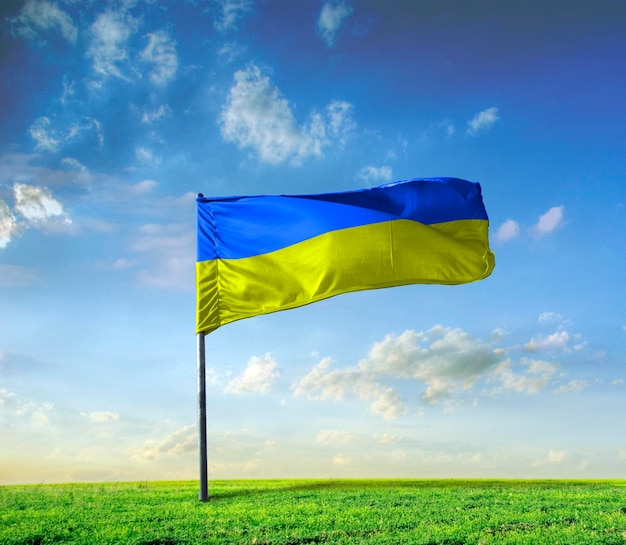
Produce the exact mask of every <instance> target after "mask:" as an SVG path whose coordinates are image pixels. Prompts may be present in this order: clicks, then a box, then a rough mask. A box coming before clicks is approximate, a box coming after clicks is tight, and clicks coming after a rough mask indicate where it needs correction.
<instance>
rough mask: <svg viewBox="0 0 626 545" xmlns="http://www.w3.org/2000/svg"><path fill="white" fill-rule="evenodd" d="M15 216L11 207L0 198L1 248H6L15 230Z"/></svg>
mask: <svg viewBox="0 0 626 545" xmlns="http://www.w3.org/2000/svg"><path fill="white" fill-rule="evenodd" d="M15 228H16V224H15V216H14V215H13V213H12V212H11V209H10V208H9V206H8V205H7V203H5V202H4V201H3V200H2V199H0V248H6V247H7V245H8V244H9V242H11V237H12V236H13V234H14V232H15Z"/></svg>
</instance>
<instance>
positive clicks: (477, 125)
mask: <svg viewBox="0 0 626 545" xmlns="http://www.w3.org/2000/svg"><path fill="white" fill-rule="evenodd" d="M499 119H500V116H499V115H498V108H487V109H486V110H483V111H482V112H478V113H477V114H476V115H475V116H474V117H472V119H470V120H469V121H468V122H467V134H469V135H470V136H476V135H478V134H480V133H482V132H485V131H487V130H489V129H490V128H491V127H492V126H493V124H494V123H495V122H496V121H498V120H499Z"/></svg>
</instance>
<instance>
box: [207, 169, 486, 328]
mask: <svg viewBox="0 0 626 545" xmlns="http://www.w3.org/2000/svg"><path fill="white" fill-rule="evenodd" d="M196 202H197V213H198V230H197V236H198V257H197V262H196V302H197V303H196V331H197V332H198V333H200V332H204V333H209V332H211V331H213V330H215V329H217V328H218V327H220V326H222V325H225V324H227V323H230V322H234V321H236V320H240V319H242V318H249V317H252V316H257V315H260V314H268V313H270V312H276V311H279V310H287V309H291V308H296V307H300V306H303V305H306V304H309V303H313V302H315V301H320V300H322V299H326V298H328V297H333V296H335V295H339V294H341V293H348V292H353V291H360V290H367V289H376V288H386V287H392V286H401V285H406V284H463V283H468V282H474V281H477V280H481V279H483V278H486V277H487V276H489V275H490V274H491V272H492V270H493V268H494V265H495V259H494V255H493V253H492V252H491V250H490V249H489V238H488V228H489V219H488V216H487V212H486V210H485V207H484V204H483V200H482V195H481V188H480V185H479V184H478V183H475V182H468V181H466V180H460V179H458V178H427V179H413V180H406V181H400V182H394V183H391V184H387V185H383V186H379V187H374V188H368V189H361V190H356V191H345V192H339V193H324V194H317V195H260V196H251V197H216V198H206V197H202V196H198V198H197V199H196Z"/></svg>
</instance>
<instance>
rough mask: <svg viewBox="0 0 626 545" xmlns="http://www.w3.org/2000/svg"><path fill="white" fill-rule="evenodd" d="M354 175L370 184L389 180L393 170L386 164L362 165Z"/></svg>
mask: <svg viewBox="0 0 626 545" xmlns="http://www.w3.org/2000/svg"><path fill="white" fill-rule="evenodd" d="M356 177H357V178H359V179H360V180H363V181H365V182H367V183H372V184H377V183H383V182H389V181H391V180H392V179H393V170H392V168H391V167H390V166H386V165H385V166H380V167H375V166H373V165H368V166H366V167H363V168H362V169H361V170H360V171H359V173H358V174H357V175H356Z"/></svg>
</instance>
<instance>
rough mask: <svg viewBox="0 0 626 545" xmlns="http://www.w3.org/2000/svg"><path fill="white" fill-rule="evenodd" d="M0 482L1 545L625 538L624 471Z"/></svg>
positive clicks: (617, 544)
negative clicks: (206, 487)
mask: <svg viewBox="0 0 626 545" xmlns="http://www.w3.org/2000/svg"><path fill="white" fill-rule="evenodd" d="M210 494H211V500H210V501H209V502H207V503H201V502H199V501H198V499H197V483H195V482H148V483H106V484H71V485H32V486H5V487H0V543H1V544H3V545H4V544H7V545H9V544H11V545H43V544H48V543H50V544H52V543H55V544H56V543H76V544H78V543H84V544H97V545H105V544H108V543H124V544H135V545H183V544H189V545H196V544H201V543H203V544H205V543H207V544H213V543H216V544H219V543H223V544H229V545H230V544H239V543H241V544H244V543H246V544H251V545H262V544H277V545H278V544H282V545H305V544H317V543H320V544H325V543H327V544H331V543H332V544H334V543H337V544H348V543H350V544H357V543H376V544H413V543H414V544H422V545H462V544H463V545H469V544H472V545H478V544H480V545H486V544H491V543H498V544H499V543H503V544H504V543H510V544H513V543H515V544H528V545H542V544H550V545H556V544H568V545H574V544H580V545H593V544H604V545H625V544H626V481H506V480H505V481H485V480H469V481H462V480H432V481H431V480H271V481H216V482H212V483H210Z"/></svg>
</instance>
